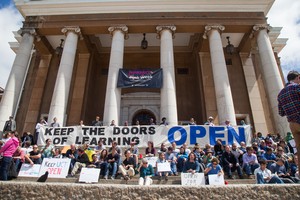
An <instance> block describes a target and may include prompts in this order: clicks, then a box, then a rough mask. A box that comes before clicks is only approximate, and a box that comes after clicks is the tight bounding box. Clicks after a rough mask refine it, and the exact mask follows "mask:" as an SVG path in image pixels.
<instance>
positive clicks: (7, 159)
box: [0, 132, 19, 181]
mask: <svg viewBox="0 0 300 200" xmlns="http://www.w3.org/2000/svg"><path fill="white" fill-rule="evenodd" d="M10 137H11V139H10V140H8V141H7V142H6V143H5V144H4V146H3V147H2V148H1V149H0V154H2V155H3V158H2V162H1V167H0V180H3V181H7V175H8V167H9V165H10V163H11V161H12V159H13V158H12V156H13V154H14V153H15V151H16V150H17V148H18V146H19V140H18V133H17V132H15V133H12V134H10Z"/></svg>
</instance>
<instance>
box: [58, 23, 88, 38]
mask: <svg viewBox="0 0 300 200" xmlns="http://www.w3.org/2000/svg"><path fill="white" fill-rule="evenodd" d="M69 31H72V32H74V33H76V34H77V35H79V38H80V39H81V40H82V39H83V37H82V34H81V30H80V28H79V26H65V27H64V28H62V29H61V32H62V33H63V34H64V35H66V34H67V33H68V32H69Z"/></svg>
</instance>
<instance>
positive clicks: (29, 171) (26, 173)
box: [18, 163, 41, 177]
mask: <svg viewBox="0 0 300 200" xmlns="http://www.w3.org/2000/svg"><path fill="white" fill-rule="evenodd" d="M40 168H41V165H37V164H35V165H31V164H27V163H23V164H22V166H21V169H20V171H19V174H18V176H20V177H39V172H40Z"/></svg>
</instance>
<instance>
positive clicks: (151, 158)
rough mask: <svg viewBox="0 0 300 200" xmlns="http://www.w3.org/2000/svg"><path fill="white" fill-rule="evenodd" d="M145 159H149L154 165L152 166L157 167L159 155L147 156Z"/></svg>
mask: <svg viewBox="0 0 300 200" xmlns="http://www.w3.org/2000/svg"><path fill="white" fill-rule="evenodd" d="M145 159H146V160H147V161H148V164H150V165H152V167H156V161H157V159H158V157H145Z"/></svg>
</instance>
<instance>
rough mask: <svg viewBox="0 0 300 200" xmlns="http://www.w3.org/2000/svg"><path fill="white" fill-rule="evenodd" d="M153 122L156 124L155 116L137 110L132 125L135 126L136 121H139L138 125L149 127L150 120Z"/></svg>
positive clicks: (148, 112) (147, 111)
mask: <svg viewBox="0 0 300 200" xmlns="http://www.w3.org/2000/svg"><path fill="white" fill-rule="evenodd" d="M151 118H152V119H153V120H154V123H155V124H156V118H155V115H154V114H153V113H152V112H151V111H149V110H139V111H137V112H136V113H135V114H134V116H133V118H132V125H136V121H139V122H140V123H139V124H140V125H149V123H150V119H151Z"/></svg>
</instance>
